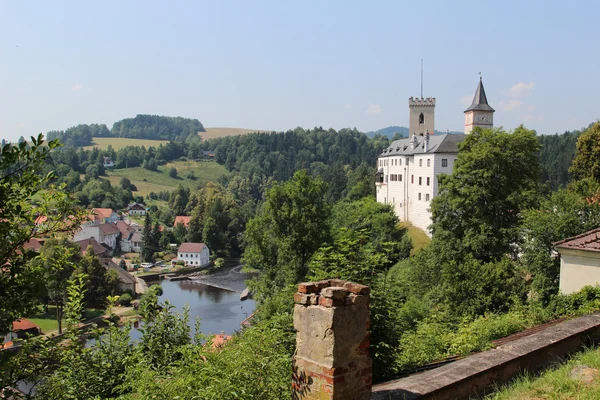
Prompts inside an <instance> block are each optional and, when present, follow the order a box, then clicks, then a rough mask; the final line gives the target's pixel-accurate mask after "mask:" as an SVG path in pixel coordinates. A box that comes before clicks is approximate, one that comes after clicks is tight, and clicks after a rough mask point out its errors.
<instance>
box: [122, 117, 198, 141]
mask: <svg viewBox="0 0 600 400" xmlns="http://www.w3.org/2000/svg"><path fill="white" fill-rule="evenodd" d="M199 132H204V127H203V126H202V124H201V123H200V121H198V120H197V119H189V118H181V117H162V116H159V115H142V114H139V115H137V116H136V117H135V118H126V119H122V120H121V121H117V122H115V123H114V124H113V127H112V129H111V135H112V136H116V137H128V138H138V139H165V140H178V141H183V140H184V139H185V138H187V137H188V136H190V135H193V136H198V133H199Z"/></svg>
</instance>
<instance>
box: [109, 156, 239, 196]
mask: <svg viewBox="0 0 600 400" xmlns="http://www.w3.org/2000/svg"><path fill="white" fill-rule="evenodd" d="M173 167H175V168H177V172H178V175H179V177H178V178H172V177H171V176H169V170H170V169H171V168H173ZM158 169H159V171H158V172H154V171H149V170H147V169H145V168H142V167H136V168H127V169H118V170H113V171H107V175H108V179H109V180H110V182H111V184H113V185H118V184H119V182H120V180H121V178H122V177H127V178H129V180H130V181H131V183H133V184H134V185H135V186H136V187H137V191H135V192H133V193H134V194H139V195H142V196H145V195H147V194H148V193H150V192H160V191H161V190H169V191H171V190H173V189H175V188H176V187H177V186H178V185H183V186H184V187H190V188H194V187H196V186H198V185H204V184H206V183H207V182H210V181H213V182H214V181H216V180H217V179H218V178H219V177H221V176H222V175H224V174H226V173H227V170H226V169H225V167H224V166H222V165H219V164H217V163H215V162H198V161H175V162H170V163H167V164H165V165H162V166H160V167H158ZM190 171H191V172H193V173H194V175H195V177H196V179H195V180H194V179H189V178H188V177H187V175H188V173H189V172H190Z"/></svg>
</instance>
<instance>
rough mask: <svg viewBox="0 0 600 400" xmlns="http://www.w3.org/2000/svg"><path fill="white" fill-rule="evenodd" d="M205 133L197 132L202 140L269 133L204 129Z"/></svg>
mask: <svg viewBox="0 0 600 400" xmlns="http://www.w3.org/2000/svg"><path fill="white" fill-rule="evenodd" d="M204 129H206V132H199V133H198V134H199V135H200V137H202V140H208V139H215V138H220V137H225V136H236V135H245V134H247V133H252V132H271V131H265V130H260V129H243V128H204Z"/></svg>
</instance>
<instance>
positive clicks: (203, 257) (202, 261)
mask: <svg viewBox="0 0 600 400" xmlns="http://www.w3.org/2000/svg"><path fill="white" fill-rule="evenodd" d="M177 260H178V261H183V262H184V263H185V265H189V266H196V265H197V266H201V265H207V264H208V263H209V262H210V251H209V250H208V247H206V245H205V246H204V247H203V248H202V251H201V252H200V253H190V252H187V253H185V252H184V253H177Z"/></svg>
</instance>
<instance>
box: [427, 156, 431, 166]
mask: <svg viewBox="0 0 600 400" xmlns="http://www.w3.org/2000/svg"><path fill="white" fill-rule="evenodd" d="M430 161H431V160H430V159H429V158H428V159H427V166H428V167H429V162H430Z"/></svg>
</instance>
